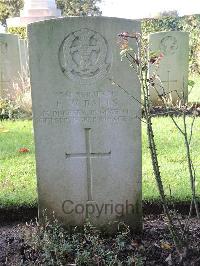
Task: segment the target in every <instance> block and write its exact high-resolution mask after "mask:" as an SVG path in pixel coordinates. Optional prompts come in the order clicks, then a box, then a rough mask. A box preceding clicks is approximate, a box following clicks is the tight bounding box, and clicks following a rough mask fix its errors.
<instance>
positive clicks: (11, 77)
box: [0, 33, 21, 98]
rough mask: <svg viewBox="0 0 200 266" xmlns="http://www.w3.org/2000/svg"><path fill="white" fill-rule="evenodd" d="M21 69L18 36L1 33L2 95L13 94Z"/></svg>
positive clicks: (0, 83)
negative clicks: (14, 83)
mask: <svg viewBox="0 0 200 266" xmlns="http://www.w3.org/2000/svg"><path fill="white" fill-rule="evenodd" d="M20 70H21V68H20V55H19V44H18V36H17V35H13V34H5V33H0V97H2V98H5V97H8V96H9V95H12V92H13V82H16V81H17V80H18V78H19V72H20Z"/></svg>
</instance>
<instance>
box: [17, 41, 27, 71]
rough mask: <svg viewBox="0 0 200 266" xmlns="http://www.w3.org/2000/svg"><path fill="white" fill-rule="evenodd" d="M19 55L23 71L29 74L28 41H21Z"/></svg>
mask: <svg viewBox="0 0 200 266" xmlns="http://www.w3.org/2000/svg"><path fill="white" fill-rule="evenodd" d="M19 53H20V63H21V71H22V72H25V73H28V72H29V66H28V65H29V59H28V43H27V40H22V39H20V40H19Z"/></svg>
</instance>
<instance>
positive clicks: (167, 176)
mask: <svg viewBox="0 0 200 266" xmlns="http://www.w3.org/2000/svg"><path fill="white" fill-rule="evenodd" d="M177 121H178V122H179V123H180V125H181V118H177ZM191 121H192V119H191V118H188V122H189V123H191ZM153 124H154V129H155V136H156V142H157V148H158V153H159V160H160V164H161V173H162V176H163V180H164V185H165V189H166V194H167V196H169V198H172V199H173V200H174V201H185V200H187V199H189V197H190V195H191V191H190V183H189V175H188V169H187V163H186V154H185V149H184V142H183V139H182V137H181V135H180V134H179V133H178V131H177V129H176V128H175V126H174V125H173V123H172V122H171V120H170V118H166V117H160V118H154V120H153ZM193 131H194V132H193V141H192V144H191V145H192V156H193V160H194V164H195V166H196V172H197V180H196V190H197V194H198V195H200V152H199V147H200V137H199V135H200V118H197V119H196V122H195V125H194V130H193ZM142 145H143V148H142V149H143V198H144V200H148V201H156V200H159V195H158V192H157V188H156V183H155V180H154V176H153V171H152V166H151V160H150V156H149V151H148V143H147V137H146V128H145V124H143V132H142ZM24 148H25V149H24ZM34 153H35V151H34V139H33V128H32V121H15V122H12V121H4V122H1V124H0V206H7V207H10V206H22V205H25V206H29V205H36V203H37V191H36V173H35V157H34Z"/></svg>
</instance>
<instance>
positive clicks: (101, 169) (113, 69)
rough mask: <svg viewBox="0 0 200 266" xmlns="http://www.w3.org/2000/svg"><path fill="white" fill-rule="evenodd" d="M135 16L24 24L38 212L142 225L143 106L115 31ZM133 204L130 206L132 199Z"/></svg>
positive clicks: (133, 26)
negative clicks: (141, 120) (26, 35)
mask: <svg viewBox="0 0 200 266" xmlns="http://www.w3.org/2000/svg"><path fill="white" fill-rule="evenodd" d="M125 31H128V32H133V31H134V32H135V31H140V24H139V22H138V21H131V20H125V19H118V18H104V17H85V18H83V17H75V18H72V17H70V18H64V19H57V20H50V21H45V22H39V23H34V24H31V25H29V26H28V37H29V56H30V73H31V85H32V100H33V113H34V132H35V143H36V161H37V178H38V193H39V210H40V215H41V214H42V211H43V210H44V209H47V210H48V213H49V214H52V212H53V211H54V212H55V214H56V216H57V217H59V219H60V220H61V221H62V222H63V223H65V224H66V225H80V224H82V223H83V222H84V221H85V220H86V218H88V219H90V220H91V221H92V222H93V223H95V224H96V225H98V226H103V225H106V224H107V223H108V222H114V221H121V220H122V221H125V222H126V223H128V224H129V225H130V226H131V227H132V228H134V229H141V225H142V222H141V123H140V119H139V117H140V115H141V113H140V110H141V106H140V105H139V104H138V103H137V102H133V101H132V100H131V99H130V96H128V95H127V94H125V93H124V92H123V90H120V89H119V88H118V87H117V86H116V85H113V84H112V82H111V81H110V79H113V80H114V81H115V82H116V83H118V84H120V86H122V87H124V88H125V89H126V90H127V91H128V92H129V93H130V94H131V95H134V97H136V98H138V99H140V87H139V82H138V80H137V77H136V75H135V73H134V72H133V70H132V69H131V68H130V67H129V64H128V63H127V62H121V58H120V50H119V47H118V44H117V42H118V37H117V34H118V33H120V32H125ZM130 204H132V206H131V205H130Z"/></svg>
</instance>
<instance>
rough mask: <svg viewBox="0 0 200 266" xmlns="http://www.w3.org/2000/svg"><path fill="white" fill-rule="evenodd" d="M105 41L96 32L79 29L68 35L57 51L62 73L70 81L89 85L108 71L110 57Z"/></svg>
mask: <svg viewBox="0 0 200 266" xmlns="http://www.w3.org/2000/svg"><path fill="white" fill-rule="evenodd" d="M109 54H110V53H109V48H108V43H107V41H106V39H105V38H104V37H103V36H102V35H101V34H99V33H98V32H96V31H93V30H90V29H86V28H85V29H81V30H78V31H75V32H72V33H70V34H69V35H68V36H67V37H66V38H65V39H64V41H63V42H62V44H61V46H60V49H59V63H60V66H61V69H62V72H63V73H64V74H65V75H66V76H67V77H68V78H69V79H71V80H73V81H74V82H77V83H81V84H89V83H91V82H95V81H97V80H99V79H102V78H103V77H104V76H105V75H106V74H107V73H108V71H109V69H110V65H111V57H110V56H109Z"/></svg>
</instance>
